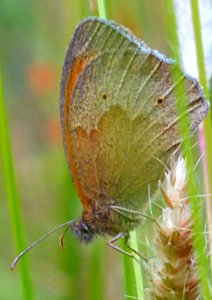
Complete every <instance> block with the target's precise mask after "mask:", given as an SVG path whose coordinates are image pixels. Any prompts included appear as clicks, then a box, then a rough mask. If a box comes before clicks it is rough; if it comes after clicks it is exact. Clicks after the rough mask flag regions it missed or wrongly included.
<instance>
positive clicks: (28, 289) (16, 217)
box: [0, 78, 33, 300]
mask: <svg viewBox="0 0 212 300" xmlns="http://www.w3.org/2000/svg"><path fill="white" fill-rule="evenodd" d="M2 89H3V88H2V81H1V78H0V146H1V151H0V153H1V155H2V164H3V176H4V179H5V187H6V191H7V200H8V208H9V214H10V221H11V224H12V231H13V238H14V244H15V248H16V251H17V252H18V253H19V252H20V251H22V250H23V248H24V238H23V236H24V234H23V227H22V223H21V217H20V211H19V201H18V194H17V190H16V183H15V175H14V170H13V164H12V155H11V150H10V142H9V131H8V127H7V120H6V113H5V107H4V100H3V90H2ZM9 267H10V266H8V268H9ZM20 269H21V282H22V288H23V295H24V299H26V300H31V299H33V292H32V285H31V280H30V276H29V269H28V265H27V262H26V258H25V257H24V258H23V260H22V261H20ZM14 276H15V275H14Z"/></svg>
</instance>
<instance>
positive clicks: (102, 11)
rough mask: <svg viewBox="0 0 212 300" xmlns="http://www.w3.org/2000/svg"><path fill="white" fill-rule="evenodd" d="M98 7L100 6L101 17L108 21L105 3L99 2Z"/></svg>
mask: <svg viewBox="0 0 212 300" xmlns="http://www.w3.org/2000/svg"><path fill="white" fill-rule="evenodd" d="M97 5H98V12H99V17H100V18H103V19H106V18H107V17H106V9H105V1H104V0H97Z"/></svg>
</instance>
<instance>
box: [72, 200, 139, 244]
mask: <svg viewBox="0 0 212 300" xmlns="http://www.w3.org/2000/svg"><path fill="white" fill-rule="evenodd" d="M137 225H138V221H136V220H135V219H134V218H132V217H127V216H123V215H121V214H119V213H117V212H116V211H114V210H113V209H112V208H111V205H106V206H103V207H101V208H100V209H98V210H96V209H92V210H84V211H83V213H82V217H81V219H79V220H77V221H75V222H74V223H73V224H72V225H71V229H72V232H73V233H74V235H75V236H76V237H77V238H78V239H79V240H80V241H81V242H84V243H89V242H91V241H92V240H93V239H94V237H96V236H98V235H106V234H108V235H110V236H116V235H117V234H119V233H120V232H126V233H127V232H129V231H130V230H132V229H133V228H135V227H136V226H137Z"/></svg>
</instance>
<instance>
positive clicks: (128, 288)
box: [122, 239, 136, 299]
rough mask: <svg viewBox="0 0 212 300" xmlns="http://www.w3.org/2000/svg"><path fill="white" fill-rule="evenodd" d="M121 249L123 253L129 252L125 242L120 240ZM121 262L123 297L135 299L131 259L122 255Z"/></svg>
mask: <svg viewBox="0 0 212 300" xmlns="http://www.w3.org/2000/svg"><path fill="white" fill-rule="evenodd" d="M122 247H123V249H124V250H125V251H129V249H128V248H127V247H126V243H125V240H124V239H123V240H122ZM122 260H123V270H124V289H125V297H126V299H128V298H127V297H128V296H130V297H135V298H136V290H135V274H134V268H133V265H132V258H131V257H129V256H127V255H122Z"/></svg>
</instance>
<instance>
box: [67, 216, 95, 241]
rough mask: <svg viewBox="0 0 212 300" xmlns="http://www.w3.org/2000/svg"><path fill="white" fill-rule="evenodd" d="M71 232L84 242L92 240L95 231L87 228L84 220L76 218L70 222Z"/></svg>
mask: <svg viewBox="0 0 212 300" xmlns="http://www.w3.org/2000/svg"><path fill="white" fill-rule="evenodd" d="M70 228H71V231H72V232H73V234H74V235H75V236H76V237H77V238H78V239H79V240H80V242H83V243H85V244H88V243H90V242H92V240H93V239H94V237H95V233H94V232H93V231H92V230H91V229H90V228H89V226H88V224H87V223H86V222H85V221H84V220H76V221H74V222H73V223H71V224H70Z"/></svg>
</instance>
